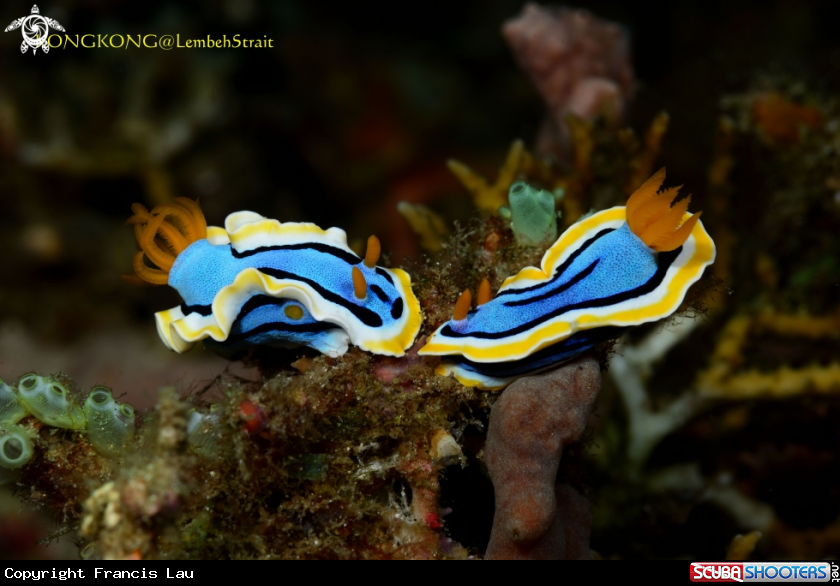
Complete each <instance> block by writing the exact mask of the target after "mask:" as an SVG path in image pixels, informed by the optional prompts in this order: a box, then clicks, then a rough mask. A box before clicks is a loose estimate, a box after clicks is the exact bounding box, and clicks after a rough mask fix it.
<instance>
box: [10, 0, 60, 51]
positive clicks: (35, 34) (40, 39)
mask: <svg viewBox="0 0 840 586" xmlns="http://www.w3.org/2000/svg"><path fill="white" fill-rule="evenodd" d="M17 28H19V29H20V32H21V33H23V42H22V43H21V44H20V52H21V53H26V51H27V49H29V47H32V54H33V55H34V54H35V53H37V52H38V47H40V48H41V49H42V50H43V51H44V53H49V52H50V44H49V43H48V42H47V38H48V37H49V36H50V29H51V28H54V29H55V30H57V31H61V32H64V27H63V26H61V25H60V24H58V21H56V20H53V19H52V18H47V17H46V16H41V14H40V11H39V10H38V6H37V5H33V6H32V14H30V15H29V16H24V17H22V18H18V19H17V20H13V21H12V24H10V25H9V26H7V27H6V30H5V31H3V32H6V33H7V32H9V31H13V30H15V29H17Z"/></svg>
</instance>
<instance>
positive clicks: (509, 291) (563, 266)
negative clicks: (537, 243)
mask: <svg viewBox="0 0 840 586" xmlns="http://www.w3.org/2000/svg"><path fill="white" fill-rule="evenodd" d="M614 231H615V228H607V229H605V230H601V231H600V232H598V233H597V234H595V236H593V237H592V238H590V239H589V240H587V241H586V242H584V243H583V244H581V245H580V248H578V249H577V250H576V251H574V252H573V253H572V254H570V255H569V258H567V259H566V260H564V261H563V264H561V265H560V266H559V267H557V270H556V271H554V276H553V277H551V279H549V280H548V281H543V282H542V283H537V284H536V285H532V286H530V287H522V288H521V289H505V290H504V291H499V292H498V293H497V294H496V297H497V298H499V297H502V296H503V295H518V294H520V293H530V292H531V291H536V290H537V289H540V288H542V287H545V286H546V285H549V284H551V283H553V282H554V281H556V280H558V279H559V278H560V277H562V276H563V273H564V272H566V269H568V268H569V267H570V266H571V264H572V263H573V262H575V259H577V257H579V256H580V255H581V254H583V251H584V250H586V249H587V248H589V247H590V246H592V245H593V244H594V243H595V241H596V240H598V239H599V238H602V237H604V236H606V235H607V234H609V233H610V232H614Z"/></svg>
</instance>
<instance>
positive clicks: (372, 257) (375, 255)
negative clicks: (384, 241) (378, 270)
mask: <svg viewBox="0 0 840 586" xmlns="http://www.w3.org/2000/svg"><path fill="white" fill-rule="evenodd" d="M381 253H382V245H381V244H380V243H379V238H377V237H376V236H371V237H370V238H368V241H367V250H366V251H365V266H366V267H367V268H369V269H372V268H373V267H375V266H376V263H377V262H378V261H379V255H380V254H381Z"/></svg>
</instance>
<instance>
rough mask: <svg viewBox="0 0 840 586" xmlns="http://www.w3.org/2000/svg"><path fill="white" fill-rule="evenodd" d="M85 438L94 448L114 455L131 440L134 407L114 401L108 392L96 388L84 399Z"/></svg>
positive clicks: (123, 448)
mask: <svg viewBox="0 0 840 586" xmlns="http://www.w3.org/2000/svg"><path fill="white" fill-rule="evenodd" d="M85 417H86V418H87V429H88V439H89V440H90V443H91V445H92V446H93V447H94V449H95V450H96V451H98V452H99V453H101V454H102V455H104V456H108V457H110V458H116V457H118V456H120V455H121V454H122V453H124V452H125V449H126V447H127V446H128V444H129V443H130V442H131V441H132V440H133V439H134V409H133V408H132V407H131V405H128V404H122V405H120V404H119V403H117V402H116V401H115V400H114V398H113V397H112V396H111V391H110V390H109V389H107V388H105V387H95V388H94V389H93V390H91V392H90V395H88V398H87V401H85Z"/></svg>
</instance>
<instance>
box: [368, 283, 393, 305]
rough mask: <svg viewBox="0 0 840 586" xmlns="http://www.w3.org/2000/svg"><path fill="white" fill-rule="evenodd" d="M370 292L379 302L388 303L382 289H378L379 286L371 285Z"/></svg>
mask: <svg viewBox="0 0 840 586" xmlns="http://www.w3.org/2000/svg"><path fill="white" fill-rule="evenodd" d="M370 290H371V291H373V292H374V294H376V296H377V297H379V300H380V301H381V302H382V303H388V301H389V299H388V296H387V295H385V291H383V290H382V287H380V286H379V285H371V286H370Z"/></svg>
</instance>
